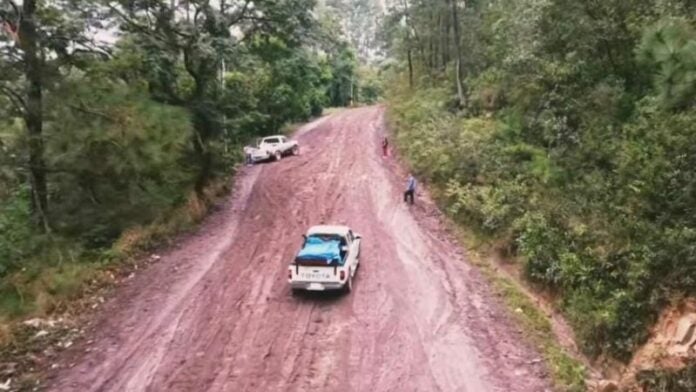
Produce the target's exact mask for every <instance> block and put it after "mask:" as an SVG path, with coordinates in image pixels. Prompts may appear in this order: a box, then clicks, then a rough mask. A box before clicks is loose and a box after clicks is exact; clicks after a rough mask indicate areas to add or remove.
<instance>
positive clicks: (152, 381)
mask: <svg viewBox="0 0 696 392" xmlns="http://www.w3.org/2000/svg"><path fill="white" fill-rule="evenodd" d="M383 135H384V110H383V108H382V107H369V108H361V109H354V110H347V111H344V112H340V113H337V114H334V115H332V116H329V117H325V118H322V119H321V120H319V121H317V122H314V123H312V124H309V125H308V126H306V127H304V128H303V129H301V130H300V131H299V132H298V134H297V138H298V139H299V141H300V144H301V146H302V155H301V156H298V157H290V158H287V159H284V160H282V161H281V162H279V163H271V164H265V165H258V166H255V167H252V168H245V169H244V170H243V171H242V172H241V173H239V174H238V176H237V179H236V183H235V191H234V193H233V196H232V197H231V198H230V200H229V201H228V202H226V203H225V204H224V205H223V206H222V207H221V208H220V210H219V211H218V212H216V213H215V214H213V215H212V216H211V217H210V218H209V219H207V220H206V222H205V223H204V224H203V225H202V227H201V228H200V230H198V231H197V232H196V233H194V234H192V235H190V236H188V237H186V238H184V239H182V241H180V243H178V244H177V245H176V246H175V247H174V249H171V250H169V251H168V252H166V253H164V254H162V259H161V260H160V261H159V262H158V263H156V264H154V265H152V266H150V267H149V268H147V269H146V270H145V271H143V272H142V273H139V274H138V275H137V276H136V277H135V278H133V279H131V280H130V281H129V282H128V283H127V284H125V285H123V286H122V287H120V288H119V289H117V290H116V293H115V295H114V298H113V299H112V300H110V301H108V302H107V304H105V305H104V308H103V309H102V311H101V312H100V314H99V315H98V316H97V319H96V321H95V322H94V324H93V326H92V327H91V332H89V334H90V339H89V340H88V339H85V342H83V343H80V344H78V345H77V346H76V347H75V348H73V349H71V350H70V351H68V352H66V353H64V355H63V358H62V360H61V363H62V364H63V366H62V367H61V369H60V370H58V371H56V373H55V374H54V375H53V376H52V377H51V378H50V379H49V384H48V389H49V390H54V391H61V392H63V391H114V392H116V391H118V392H121V391H234V392H237V391H370V392H379V391H424V392H430V391H457V392H459V391H466V392H485V391H505V392H517V391H519V392H527V391H532V392H536V391H547V390H550V387H549V385H548V384H549V382H548V380H547V377H546V375H545V371H544V369H543V367H542V365H541V364H540V362H539V361H538V360H537V358H538V354H537V353H535V352H534V351H533V350H532V349H530V348H529V347H528V346H527V345H526V344H525V343H524V342H523V340H522V339H521V334H520V332H519V331H518V330H517V329H516V328H515V327H514V326H513V325H512V324H511V323H510V321H509V320H508V317H507V316H506V314H505V312H504V311H503V310H502V307H501V306H500V305H499V304H498V301H497V299H496V298H495V297H494V296H493V295H492V294H491V293H490V291H489V290H488V288H487V287H486V283H485V281H484V279H483V278H482V277H481V275H480V274H479V273H478V272H477V271H476V270H475V269H474V268H472V267H471V266H469V265H468V264H467V262H466V256H465V254H464V253H463V251H462V250H461V249H460V248H458V247H457V245H456V244H455V243H454V241H452V240H451V238H450V237H449V235H448V234H447V232H446V230H445V229H444V227H443V225H442V223H441V216H440V214H439V213H438V212H437V210H436V208H435V207H434V205H433V203H432V201H430V199H429V197H428V195H427V193H425V192H420V194H419V195H418V200H417V205H416V206H414V207H410V208H409V207H407V206H406V205H404V204H403V203H402V200H401V188H402V186H403V184H404V180H405V179H404V174H405V173H404V172H403V171H402V169H401V168H399V167H398V165H397V164H396V163H395V162H394V161H392V160H391V158H387V159H385V158H383V157H381V155H380V147H379V144H380V140H381V137H382V136H383ZM320 223H340V224H347V225H350V226H351V227H353V228H354V230H355V231H357V232H359V233H361V234H362V235H363V238H364V240H363V249H362V258H361V259H362V262H361V269H360V271H359V272H358V274H357V277H356V280H355V282H354V291H353V293H351V294H350V295H348V296H343V295H306V296H299V297H293V296H291V294H290V290H289V287H288V285H287V282H286V276H287V275H286V274H287V270H286V268H287V264H288V262H289V261H290V260H291V259H292V257H293V255H294V253H295V252H296V251H297V250H298V247H299V245H300V243H301V234H302V233H303V232H304V231H305V230H306V229H307V227H309V226H311V225H314V224H320ZM88 342H89V344H88Z"/></svg>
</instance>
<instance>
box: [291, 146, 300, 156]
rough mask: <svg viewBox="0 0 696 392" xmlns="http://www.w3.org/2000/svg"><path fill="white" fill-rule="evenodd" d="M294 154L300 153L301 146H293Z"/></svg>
mask: <svg viewBox="0 0 696 392" xmlns="http://www.w3.org/2000/svg"><path fill="white" fill-rule="evenodd" d="M292 155H300V146H295V147H293V148H292Z"/></svg>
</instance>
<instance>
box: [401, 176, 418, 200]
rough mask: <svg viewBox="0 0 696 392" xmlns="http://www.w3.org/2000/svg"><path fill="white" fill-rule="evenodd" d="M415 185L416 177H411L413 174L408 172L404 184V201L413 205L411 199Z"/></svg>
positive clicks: (414, 191) (413, 195)
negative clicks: (406, 180)
mask: <svg viewBox="0 0 696 392" xmlns="http://www.w3.org/2000/svg"><path fill="white" fill-rule="evenodd" d="M416 185H417V183H416V178H415V177H413V174H409V175H408V183H407V184H406V192H404V202H407V203H410V204H411V205H413V199H414V197H415V194H416Z"/></svg>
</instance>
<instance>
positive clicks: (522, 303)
mask: <svg viewBox="0 0 696 392" xmlns="http://www.w3.org/2000/svg"><path fill="white" fill-rule="evenodd" d="M458 229H459V238H460V241H461V242H462V243H463V244H464V245H465V247H466V248H467V250H468V255H469V257H470V259H471V261H472V262H473V263H474V264H475V265H476V266H478V267H479V269H480V270H481V272H483V274H484V276H485V277H486V278H487V279H488V280H489V281H490V282H491V284H492V287H493V289H494V291H495V292H496V293H497V294H498V295H500V297H501V298H502V299H503V302H504V304H505V305H506V307H507V308H508V310H509V311H510V313H511V314H512V315H513V316H514V318H515V320H516V321H517V322H518V324H519V325H521V326H522V329H523V330H524V333H525V336H526V337H527V338H528V339H529V340H530V341H531V342H532V343H533V344H534V345H535V346H536V347H537V349H538V350H539V351H540V352H541V354H542V356H543V358H544V362H545V364H546V366H547V368H548V369H549V371H550V374H551V378H552V380H553V383H554V386H555V388H556V390H558V391H563V392H581V391H586V390H587V387H586V385H585V379H586V369H585V366H584V365H583V364H582V363H581V362H580V361H579V360H577V359H576V358H573V357H572V356H571V355H570V354H568V353H567V351H566V350H565V349H564V348H563V347H561V345H560V344H559V343H558V342H557V340H556V336H555V335H554V333H553V329H552V326H551V320H549V318H548V317H547V316H546V315H545V314H544V312H543V311H542V310H541V309H539V308H538V307H537V306H536V304H535V303H534V301H532V299H530V298H529V296H528V295H527V294H525V293H524V292H523V291H522V290H521V289H520V288H519V287H518V286H517V284H516V283H515V282H513V281H511V279H510V278H508V277H506V276H503V275H501V274H499V273H497V272H496V270H495V268H494V267H493V262H492V261H491V255H490V254H488V253H487V251H483V252H481V253H479V251H478V250H474V249H478V248H480V245H481V243H482V242H484V241H483V240H481V239H478V238H476V237H475V236H474V235H473V234H472V233H470V232H468V231H466V229H465V228H463V227H461V226H458Z"/></svg>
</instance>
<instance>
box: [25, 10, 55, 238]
mask: <svg viewBox="0 0 696 392" xmlns="http://www.w3.org/2000/svg"><path fill="white" fill-rule="evenodd" d="M19 37H20V45H21V47H22V50H23V51H24V76H25V77H26V79H27V89H26V96H27V102H26V112H25V113H24V123H25V125H26V127H27V133H28V136H29V177H30V178H29V180H30V189H31V205H32V216H33V219H34V221H35V223H36V225H37V226H38V227H39V229H40V230H43V231H45V232H48V231H49V224H48V218H47V216H46V213H47V209H48V190H47V185H46V163H45V161H44V144H43V54H42V53H41V47H40V45H39V42H38V41H39V37H38V33H37V28H36V0H24V3H23V4H22V19H21V21H20V23H19Z"/></svg>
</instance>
